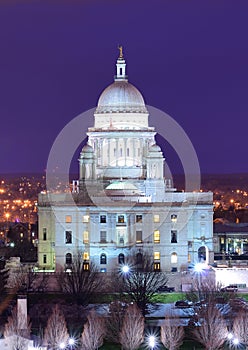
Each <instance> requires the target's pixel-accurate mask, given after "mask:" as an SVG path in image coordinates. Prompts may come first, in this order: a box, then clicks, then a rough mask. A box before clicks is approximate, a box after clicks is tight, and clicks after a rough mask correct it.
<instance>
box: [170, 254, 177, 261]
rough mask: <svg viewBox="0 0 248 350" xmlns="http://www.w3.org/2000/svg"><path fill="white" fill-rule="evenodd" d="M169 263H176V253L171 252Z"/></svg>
mask: <svg viewBox="0 0 248 350" xmlns="http://www.w3.org/2000/svg"><path fill="white" fill-rule="evenodd" d="M171 263H172V264H176V263H177V253H172V254H171Z"/></svg>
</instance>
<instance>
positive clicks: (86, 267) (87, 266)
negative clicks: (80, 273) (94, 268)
mask: <svg viewBox="0 0 248 350" xmlns="http://www.w3.org/2000/svg"><path fill="white" fill-rule="evenodd" d="M89 269H90V264H89V263H88V262H85V261H84V262H83V270H84V271H89Z"/></svg>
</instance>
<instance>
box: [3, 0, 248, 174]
mask: <svg viewBox="0 0 248 350" xmlns="http://www.w3.org/2000/svg"><path fill="white" fill-rule="evenodd" d="M247 14H248V1H247V0H243V1H242V0H238V1H234V0H223V1H219V0H209V1H199V0H125V1H119V0H112V1H110V0H89V1H87V0H81V1H73V0H67V1H63V0H60V1H53V0H49V1H26V2H24V1H10V0H8V1H7V0H6V1H4V2H3V1H2V2H1V4H0V45H1V46H0V47H1V51H0V96H1V97H0V116H1V138H0V140H1V143H0V145H1V148H0V149H1V153H0V155H1V157H0V162H1V168H0V173H2V174H3V173H22V172H25V173H27V172H29V173H31V172H43V171H44V169H45V168H46V162H47V157H48V154H49V150H50V148H51V146H52V144H53V141H54V139H55V138H56V136H57V134H58V133H59V132H60V130H61V129H62V128H63V127H64V126H65V125H66V124H67V123H68V122H69V121H70V120H71V119H73V118H74V117H76V116H77V115H79V114H80V113H82V112H84V111H86V110H88V109H90V108H92V107H94V106H95V105H96V103H97V100H98V97H99V95H100V93H101V92H102V90H103V89H104V88H105V87H106V86H107V85H108V84H110V83H111V82H112V81H113V75H114V74H115V61H116V58H117V56H118V50H117V46H118V44H121V45H123V47H124V56H125V58H126V61H127V74H128V76H129V81H130V82H131V83H133V84H134V85H135V86H137V87H138V88H139V90H140V91H141V92H142V94H143V96H144V98H145V101H146V103H147V104H148V105H151V106H154V107H157V108H159V109H161V110H163V111H165V112H166V113H168V114H169V115H170V116H171V117H173V118H174V119H175V120H176V121H177V122H178V123H179V124H180V125H181V126H182V127H183V129H184V130H185V131H186V133H187V134H188V136H189V137H190V139H191V141H192V143H193V145H194V147H195V149H196V152H197V154H198V157H199V162H200V166H201V170H202V172H203V173H221V172H223V173H234V172H236V173H238V172H248V160H247V158H248V156H247V148H248V146H247V144H248V40H247V34H248V21H247ZM89 126H93V119H92V123H91V125H89ZM172 154H173V152H172V151H170V150H169V149H168V153H167V154H165V156H166V158H170V157H171V155H172ZM76 158H77V157H76ZM76 169H77V164H76V165H75V170H76Z"/></svg>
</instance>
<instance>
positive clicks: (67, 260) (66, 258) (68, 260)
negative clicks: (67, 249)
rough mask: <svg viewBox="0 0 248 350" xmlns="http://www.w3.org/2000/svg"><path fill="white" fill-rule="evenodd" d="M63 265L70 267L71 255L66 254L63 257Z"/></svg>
mask: <svg viewBox="0 0 248 350" xmlns="http://www.w3.org/2000/svg"><path fill="white" fill-rule="evenodd" d="M65 263H66V264H67V265H71V264H72V255H71V253H67V254H66V256H65Z"/></svg>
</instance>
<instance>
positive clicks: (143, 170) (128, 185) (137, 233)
mask: <svg viewBox="0 0 248 350" xmlns="http://www.w3.org/2000/svg"><path fill="white" fill-rule="evenodd" d="M116 70H117V72H116V73H117V74H116V76H115V79H114V82H113V83H112V84H111V85H110V86H108V87H107V88H106V89H105V90H104V91H103V92H102V94H101V96H100V98H99V101H98V105H97V108H96V110H95V113H94V126H93V127H90V128H89V129H88V133H87V136H88V142H87V144H86V145H85V146H84V147H83V149H82V151H81V153H80V155H79V180H78V181H74V182H73V189H72V193H59V194H58V193H42V194H40V195H39V201H38V209H39V211H38V214H39V244H38V259H39V267H40V268H43V269H46V270H58V269H61V268H62V269H67V268H70V265H71V263H72V262H73V259H75V256H76V255H77V254H78V252H80V254H82V259H83V260H84V262H85V268H86V269H87V268H88V266H89V262H90V261H94V263H95V264H96V265H97V266H98V268H99V271H103V272H104V271H107V272H111V271H113V270H115V269H117V268H118V267H120V266H121V265H122V264H124V263H125V259H126V257H127V255H128V254H129V253H130V250H134V251H135V252H136V254H141V255H142V252H144V251H147V252H149V253H150V254H151V256H153V259H154V269H155V270H158V271H159V270H162V271H179V270H180V269H182V267H183V266H187V264H188V263H190V262H196V261H199V259H200V260H206V261H207V262H212V261H213V227H212V219H213V218H212V215H213V206H212V202H213V198H212V193H210V192H208V193H195V192H177V191H176V189H174V188H173V187H172V185H171V180H170V179H165V178H164V156H163V153H162V151H161V148H160V147H159V146H158V145H157V144H156V141H155V135H156V131H155V130H154V128H153V127H151V126H149V122H148V119H149V113H148V110H147V108H146V106H145V103H144V99H143V97H142V95H141V93H140V92H139V91H138V89H137V88H136V87H134V86H133V85H132V84H130V83H129V82H128V78H127V76H126V63H125V59H124V57H123V54H122V50H120V55H119V58H118V59H117V63H116ZM71 198H73V203H72V202H71Z"/></svg>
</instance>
